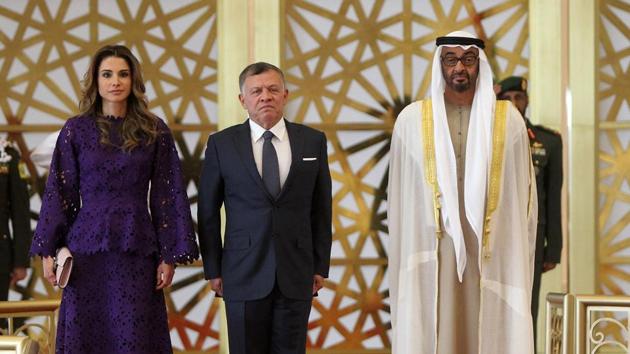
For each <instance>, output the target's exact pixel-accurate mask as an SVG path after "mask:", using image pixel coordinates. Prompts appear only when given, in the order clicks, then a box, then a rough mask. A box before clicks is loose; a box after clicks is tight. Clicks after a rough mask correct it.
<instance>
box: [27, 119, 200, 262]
mask: <svg viewBox="0 0 630 354" xmlns="http://www.w3.org/2000/svg"><path fill="white" fill-rule="evenodd" d="M104 119H109V120H110V121H111V123H112V130H111V133H110V140H111V141H112V143H113V144H114V145H119V144H120V141H121V139H120V134H119V133H118V132H119V128H120V125H121V124H122V121H123V120H124V118H122V119H121V118H113V117H108V118H104ZM158 132H159V135H158V137H157V139H156V141H155V142H154V143H153V144H150V145H146V144H141V145H139V146H137V147H136V148H135V149H133V150H132V151H131V152H124V151H122V150H121V149H120V148H117V147H114V146H104V145H102V144H101V143H100V142H99V139H100V131H99V130H98V128H97V126H96V118H95V117H92V116H78V117H74V118H71V119H69V120H68V121H67V122H66V124H65V125H64V127H63V128H62V130H61V133H60V135H59V138H58V139H57V144H56V147H55V152H54V154H53V158H52V163H51V166H50V172H49V176H48V181H47V183H46V189H45V192H44V195H43V199H42V208H41V212H40V216H39V222H38V223H37V228H36V230H35V234H34V236H33V242H32V245H31V251H30V253H31V254H32V255H40V256H50V255H54V254H55V250H56V249H57V248H58V247H61V246H64V245H66V246H68V248H69V249H70V251H71V252H76V253H78V254H93V253H96V252H100V251H121V252H132V253H137V254H140V255H150V254H157V255H159V257H160V258H161V259H162V260H164V261H165V262H166V263H170V264H174V263H190V262H192V261H193V260H195V259H196V258H198V257H199V251H198V248H197V244H196V242H195V233H194V229H193V224H192V218H191V214H190V205H189V203H188V197H187V195H186V189H185V186H184V179H183V175H182V170H181V165H180V161H179V157H178V156H177V150H176V149H175V143H174V141H173V136H172V135H171V132H170V130H169V129H168V127H167V126H166V124H165V123H164V122H163V121H162V120H161V119H158ZM149 189H150V196H149V198H148V205H147V194H148V193H149Z"/></svg>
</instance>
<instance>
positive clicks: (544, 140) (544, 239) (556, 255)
mask: <svg viewBox="0 0 630 354" xmlns="http://www.w3.org/2000/svg"><path fill="white" fill-rule="evenodd" d="M526 124H527V133H528V134H529V143H530V148H531V152H532V163H533V164H534V169H535V171H536V186H537V189H538V190H537V192H538V232H537V234H536V260H535V264H534V286H533V291H532V316H533V317H534V321H536V318H537V314H538V300H539V293H540V278H541V275H542V271H543V264H544V263H560V256H561V253H562V217H561V214H560V210H561V205H560V201H561V195H560V192H561V190H562V138H561V137H560V134H559V133H557V132H555V131H553V130H551V129H549V128H546V127H543V126H542V125H533V124H531V122H530V121H529V119H526ZM534 323H535V322H534Z"/></svg>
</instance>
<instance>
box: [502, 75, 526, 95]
mask: <svg viewBox="0 0 630 354" xmlns="http://www.w3.org/2000/svg"><path fill="white" fill-rule="evenodd" d="M499 86H501V91H499V93H498V94H497V95H498V96H500V95H502V94H503V93H505V92H506V91H522V92H527V79H526V78H524V77H521V76H510V77H508V78H506V79H503V80H502V81H501V82H499Z"/></svg>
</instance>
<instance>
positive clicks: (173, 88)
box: [0, 0, 219, 351]
mask: <svg viewBox="0 0 630 354" xmlns="http://www.w3.org/2000/svg"><path fill="white" fill-rule="evenodd" d="M216 29H217V26H216V1H215V0H212V1H198V0H194V1H192V0H178V1H170V0H162V1H149V0H135V1H114V0H112V1H88V0H72V1H70V0H55V1H52V0H51V1H13V0H1V1H0V131H6V132H9V137H10V139H12V140H13V141H15V142H16V143H17V144H18V145H19V147H20V150H21V154H22V158H23V159H24V160H25V162H26V163H27V166H28V169H29V172H30V175H31V182H32V183H31V187H32V188H31V193H32V198H31V210H32V212H33V220H34V222H33V227H34V225H35V220H36V219H37V213H38V212H39V208H40V206H41V201H40V195H41V193H42V187H43V184H44V182H45V178H46V174H45V173H46V171H45V170H44V169H41V168H39V167H36V166H34V165H33V164H32V163H31V161H30V159H29V154H30V151H32V150H33V149H34V148H35V146H37V144H39V143H40V142H41V141H42V140H43V138H44V137H45V136H46V135H47V134H48V133H49V132H51V131H54V130H57V129H59V128H60V127H61V126H62V125H63V123H64V121H65V120H66V119H67V118H69V117H71V116H73V115H75V114H76V113H77V109H78V108H77V104H78V96H79V92H80V79H81V78H82V77H83V74H84V73H85V71H86V70H87V66H88V64H89V58H90V56H91V55H92V54H93V53H94V52H95V51H96V50H97V49H98V48H100V47H101V46H103V45H105V44H112V43H120V44H125V45H127V46H128V47H130V48H131V50H132V51H133V52H134V54H135V55H136V56H137V57H138V58H139V59H140V61H141V62H142V64H143V70H144V78H145V80H146V84H147V85H146V87H147V93H148V98H149V100H150V109H151V111H152V112H154V113H155V114H157V115H158V116H160V117H161V118H163V119H164V120H165V121H166V122H167V123H168V125H169V126H170V128H171V130H172V131H173V134H174V136H175V139H176V143H177V148H178V150H179V152H180V157H181V159H182V164H183V167H184V172H185V174H186V183H187V185H188V195H189V197H190V198H191V202H192V212H193V216H194V218H196V199H197V187H196V184H197V177H198V175H199V171H200V163H201V160H202V158H203V151H204V148H205V142H206V139H207V136H208V134H209V133H210V132H212V131H215V130H216V123H217V117H216V113H217V109H216V102H217V97H216V96H217V87H216V83H217V62H216V58H217V52H216V51H217V45H216V39H217V31H216ZM34 269H35V272H34V273H33V276H31V277H30V278H29V279H28V280H27V281H23V282H20V284H19V286H18V292H12V293H11V298H12V299H20V298H31V297H33V298H48V297H55V296H58V294H57V293H56V289H53V288H52V287H50V285H48V283H47V282H44V281H43V280H42V279H41V268H40V265H39V263H36V267H35V268H34ZM166 295H167V296H166V299H167V306H168V310H169V325H170V327H171V337H172V340H173V345H174V348H175V349H176V350H187V351H200V350H202V349H204V350H210V349H216V348H217V347H218V329H219V323H218V316H216V311H217V304H218V303H217V302H215V301H214V297H213V293H211V291H210V287H209V286H208V284H207V282H206V281H204V280H203V275H202V270H201V267H200V266H199V265H198V264H197V265H195V266H190V267H178V269H177V271H176V276H175V281H174V284H173V286H172V287H171V288H170V289H169V291H167V293H166Z"/></svg>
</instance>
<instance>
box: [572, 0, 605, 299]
mask: <svg viewBox="0 0 630 354" xmlns="http://www.w3.org/2000/svg"><path fill="white" fill-rule="evenodd" d="M596 4H597V2H595V1H592V0H571V1H570V2H569V60H570V65H569V92H570V96H569V98H570V99H569V100H568V104H567V109H568V112H569V115H568V122H567V123H568V130H569V135H568V139H567V141H565V147H566V149H568V151H569V156H568V164H569V166H568V179H567V182H568V191H569V195H570V200H569V230H568V231H569V234H570V235H571V239H570V241H569V263H570V264H571V268H570V270H569V291H570V292H571V293H575V294H592V293H595V290H596V289H595V283H596V278H597V275H596V269H597V267H596V264H597V256H596V250H597V231H596V230H597V229H596V227H597V219H596V215H597V199H596V192H597V191H596V189H595V187H596V181H597V178H596V177H597V176H596V173H597V172H596V171H597V165H596V155H595V152H596V151H597V146H598V141H597V136H596V126H597V118H596V106H595V104H596V97H597V90H596V84H595V83H596V81H595V80H596V75H595V61H596V55H597V53H598V48H597V47H596V30H595V28H596V20H595V19H596V17H595V16H596V15H595V14H596V13H597V11H596V9H597V7H596Z"/></svg>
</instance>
